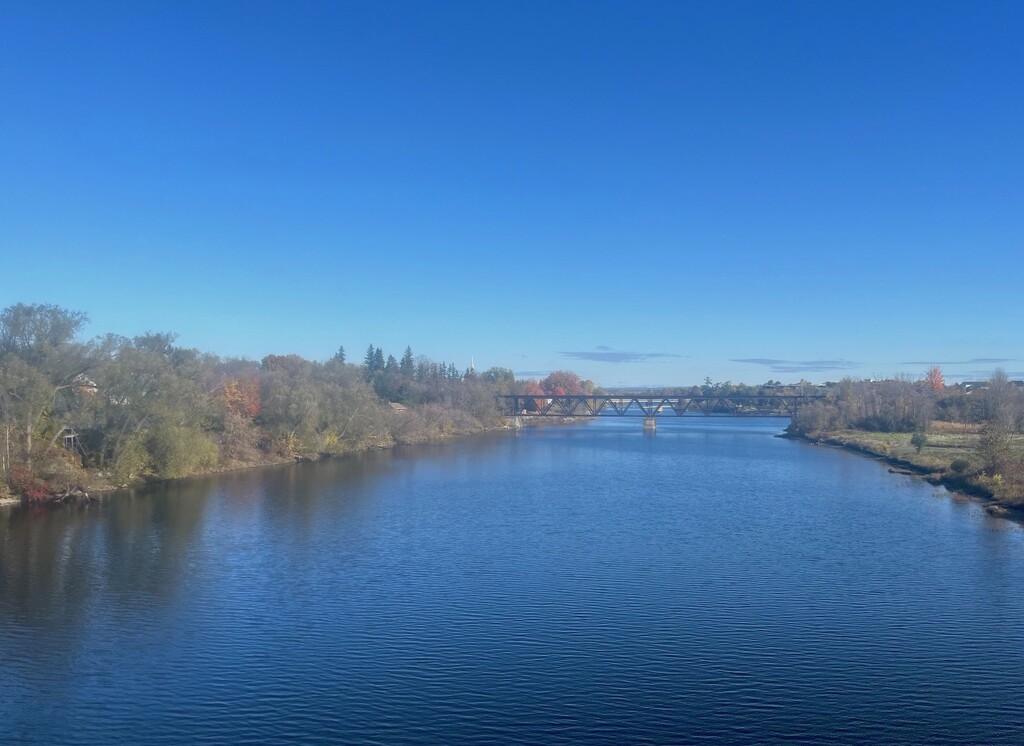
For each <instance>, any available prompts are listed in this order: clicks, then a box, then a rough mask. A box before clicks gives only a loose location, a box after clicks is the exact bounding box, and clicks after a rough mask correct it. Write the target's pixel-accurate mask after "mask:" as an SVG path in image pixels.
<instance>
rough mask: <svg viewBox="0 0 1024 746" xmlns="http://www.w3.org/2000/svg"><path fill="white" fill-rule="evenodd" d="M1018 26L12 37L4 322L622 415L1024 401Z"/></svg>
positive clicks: (219, 29) (589, 20)
mask: <svg viewBox="0 0 1024 746" xmlns="http://www.w3.org/2000/svg"><path fill="white" fill-rule="evenodd" d="M1022 38H1024V4H1020V3H1014V2H1003V3H998V2H996V3H943V2H922V3H901V2H856V3H854V2H849V3H821V2H797V3H788V2H778V3H754V2H751V3H682V2H679V3H676V2H673V3H664V4H661V3H643V4H634V3H600V2H579V3H551V2H508V3H500V2H466V3H423V2H411V3H402V2H387V3H380V2H371V3H337V2H328V3H313V2H288V3H286V2H279V3H264V2H253V1H249V2H197V3H189V2H173V3H162V4H160V3H138V2H124V3H114V2H90V3H81V2H68V3H47V2H40V0H31V1H30V2H19V0H5V2H3V3H2V4H0V267H2V268H3V270H2V277H3V279H2V282H0V305H2V306H6V305H9V304H11V303H16V302H31V303H57V304H60V305H63V306H65V307H68V308H73V309H78V310H84V311H86V312H88V314H89V316H90V319H91V323H90V326H89V329H88V332H89V334H99V333H104V332H108V331H113V332H117V333H120V334H124V335H128V336H131V335H134V334H138V333H141V332H143V331H146V330H153V331H174V332H177V333H178V334H179V335H180V336H179V343H181V344H184V345H187V346H194V347H199V348H201V349H204V350H209V351H213V352H217V353H219V354H223V355H239V356H247V357H251V358H260V357H262V356H263V355H265V354H267V353H271V352H273V353H289V352H295V353H299V354H301V355H304V356H306V357H310V358H314V359H324V358H326V357H329V356H330V355H331V354H333V352H334V351H335V350H336V349H337V347H338V345H339V344H343V345H345V347H346V349H347V350H348V351H349V352H350V353H351V354H352V356H353V357H356V358H359V357H361V355H362V353H363V351H365V349H366V346H367V345H368V344H370V343H373V344H375V345H380V346H382V347H383V348H384V349H385V350H386V351H387V352H393V353H394V354H395V355H396V357H397V356H398V355H399V354H400V353H401V351H402V350H403V349H404V348H405V346H406V345H407V344H408V345H412V347H413V350H414V351H415V352H416V353H422V354H427V355H429V356H430V357H432V358H434V359H437V360H442V359H443V360H455V361H457V362H458V363H459V365H460V366H463V365H468V363H469V359H470V356H472V357H473V358H474V360H475V362H476V364H477V367H488V366H491V365H501V366H506V367H510V368H512V369H514V370H516V371H518V372H519V373H523V374H526V373H530V372H536V373H543V372H545V371H550V370H554V369H560V368H571V369H574V370H576V371H578V372H579V373H580V374H582V375H584V376H586V377H590V378H593V379H594V380H595V381H597V382H599V383H602V384H605V385H623V384H637V385H658V384H688V383H695V382H700V381H702V380H703V379H704V378H705V377H706V376H710V377H711V378H712V379H714V380H732V381H734V382H736V381H745V382H750V383H753V382H761V381H764V380H767V379H769V378H772V379H781V380H784V381H789V380H798V379H800V378H807V379H809V380H815V381H817V380H828V379H832V380H834V379H838V378H841V377H843V376H845V375H852V376H855V377H866V376H888V375H892V374H896V373H908V374H920V373H923V371H924V370H925V368H927V367H928V365H929V364H931V363H932V362H937V363H941V364H942V365H943V367H944V370H945V372H946V375H947V378H950V379H955V378H956V377H968V378H973V377H978V376H982V375H987V374H988V373H989V372H990V371H991V370H992V369H993V368H995V367H1002V368H1003V369H1005V370H1006V371H1007V372H1008V373H1010V374H1011V375H1016V376H1017V377H1024V332H1022V329H1024V324H1022V321H1024V311H1022V307H1021V285H1022V280H1024V83H1022V81H1024V44H1021V41H1020V40H1021V39H1022Z"/></svg>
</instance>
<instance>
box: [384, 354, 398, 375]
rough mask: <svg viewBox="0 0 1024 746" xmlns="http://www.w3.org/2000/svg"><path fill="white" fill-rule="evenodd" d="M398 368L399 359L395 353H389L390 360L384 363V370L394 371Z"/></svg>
mask: <svg viewBox="0 0 1024 746" xmlns="http://www.w3.org/2000/svg"><path fill="white" fill-rule="evenodd" d="M397 368H398V361H397V360H395V356H394V355H388V361H387V362H386V363H385V364H384V370H385V371H386V372H387V373H393V372H394V371H395V369H397Z"/></svg>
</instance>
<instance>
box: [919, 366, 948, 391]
mask: <svg viewBox="0 0 1024 746" xmlns="http://www.w3.org/2000/svg"><path fill="white" fill-rule="evenodd" d="M924 382H925V384H926V385H927V386H928V388H930V389H931V390H932V391H942V389H944V388H946V381H945V379H944V378H943V377H942V368H940V367H939V366H938V365H933V366H932V367H931V368H929V369H928V372H927V373H926V374H925V376H924Z"/></svg>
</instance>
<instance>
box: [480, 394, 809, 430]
mask: <svg viewBox="0 0 1024 746" xmlns="http://www.w3.org/2000/svg"><path fill="white" fill-rule="evenodd" d="M821 398H822V395H821V394H731V395H730V394H710V395H707V396H702V395H696V396H690V395H686V396H684V395H678V394H657V393H650V392H644V393H636V394H634V393H614V394H562V395H554V394H552V395H541V396H537V395H525V394H512V395H509V396H499V397H497V399H498V405H499V407H500V408H501V411H502V413H503V414H504V415H505V416H506V417H509V418H511V419H512V420H513V424H514V425H515V426H517V427H518V426H519V425H521V421H520V419H519V418H521V417H643V418H644V429H645V430H653V429H655V427H657V420H656V419H655V418H657V417H658V415H662V414H664V415H668V416H672V415H675V416H676V417H684V416H694V415H697V416H699V415H704V416H705V417H792V416H793V415H795V414H796V411H797V410H798V409H799V408H800V407H801V406H803V405H804V404H807V403H809V402H812V401H815V400H817V399H821Z"/></svg>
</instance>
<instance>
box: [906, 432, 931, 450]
mask: <svg viewBox="0 0 1024 746" xmlns="http://www.w3.org/2000/svg"><path fill="white" fill-rule="evenodd" d="M910 445H912V446H914V448H916V449H917V452H918V453H920V452H921V449H922V448H924V447H925V446H926V445H928V436H927V435H925V434H924V432H923V431H921V430H917V431H916V432H915V433H914V434H913V435H911V436H910Z"/></svg>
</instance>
